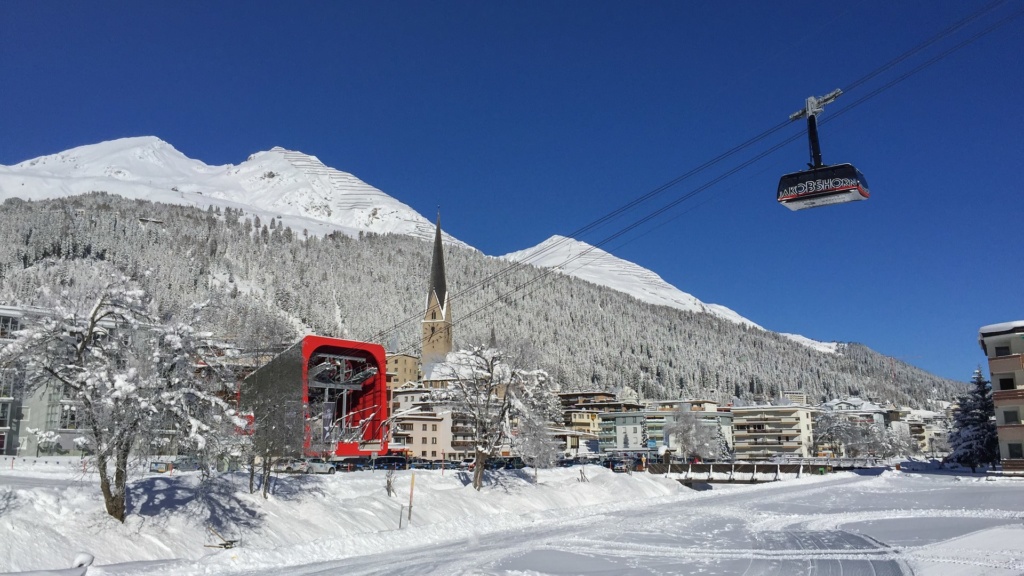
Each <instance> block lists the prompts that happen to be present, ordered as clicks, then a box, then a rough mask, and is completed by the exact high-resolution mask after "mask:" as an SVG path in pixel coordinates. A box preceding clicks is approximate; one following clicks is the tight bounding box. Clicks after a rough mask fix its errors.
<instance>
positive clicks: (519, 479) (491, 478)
mask: <svg viewBox="0 0 1024 576" xmlns="http://www.w3.org/2000/svg"><path fill="white" fill-rule="evenodd" d="M524 481H525V482H526V483H528V484H533V483H534V475H533V473H532V472H526V470H525V469H519V470H488V471H487V472H484V486H486V487H487V488H498V489H501V490H504V491H505V492H506V493H509V492H512V491H513V490H518V489H522V487H523V482H524Z"/></svg>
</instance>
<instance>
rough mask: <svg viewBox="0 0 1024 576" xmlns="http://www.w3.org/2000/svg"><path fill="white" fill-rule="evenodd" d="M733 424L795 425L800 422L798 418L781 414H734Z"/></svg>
mask: <svg viewBox="0 0 1024 576" xmlns="http://www.w3.org/2000/svg"><path fill="white" fill-rule="evenodd" d="M732 423H733V426H736V425H742V424H773V425H783V426H795V425H797V424H799V423H800V419H799V418H793V417H785V418H783V417H781V416H748V415H743V416H735V417H734V418H733V421H732Z"/></svg>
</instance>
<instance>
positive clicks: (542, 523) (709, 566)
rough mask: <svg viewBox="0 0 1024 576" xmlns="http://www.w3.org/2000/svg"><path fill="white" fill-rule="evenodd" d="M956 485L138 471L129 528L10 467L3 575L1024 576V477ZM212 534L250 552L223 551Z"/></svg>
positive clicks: (1, 472)
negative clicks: (693, 485)
mask: <svg viewBox="0 0 1024 576" xmlns="http://www.w3.org/2000/svg"><path fill="white" fill-rule="evenodd" d="M581 470H585V473H586V476H587V478H588V480H589V481H588V482H581V481H580V471H581ZM958 472H960V473H957V471H948V470H946V471H939V470H934V469H929V468H928V467H927V466H924V465H920V466H919V467H918V469H917V470H913V469H909V470H908V468H907V466H904V470H903V471H902V472H897V471H892V470H885V471H883V470H874V471H871V472H867V473H863V474H855V473H851V472H843V473H838V474H832V475H826V476H814V475H804V476H803V477H801V478H788V479H785V480H784V481H780V482H771V483H768V482H765V483H760V484H754V485H751V484H714V488H713V489H712V490H710V491H702V492H701V491H693V490H690V489H689V488H686V487H684V486H682V485H681V484H680V483H679V482H677V481H676V480H675V479H673V478H666V477H664V476H654V475H651V474H646V473H634V474H633V475H626V474H614V473H612V472H610V471H608V470H606V469H604V468H599V467H596V466H588V467H586V468H585V469H583V468H580V467H575V468H561V469H555V470H541V471H540V477H539V482H538V483H536V484H535V483H534V479H533V476H532V474H530V473H527V472H504V473H495V474H494V475H493V476H492V477H491V482H490V484H489V485H488V486H487V487H486V488H485V489H484V490H482V491H481V492H477V491H475V490H473V489H472V487H470V486H469V485H468V482H469V478H468V477H467V476H466V475H464V474H460V473H458V472H455V471H452V470H447V471H445V472H444V473H443V474H442V472H441V471H439V470H421V471H415V476H414V472H412V471H402V472H398V473H397V474H396V481H395V486H396V488H397V491H398V495H397V496H393V497H389V496H388V495H387V493H386V491H385V475H384V474H383V473H381V472H379V471H378V472H373V473H371V472H356V473H348V474H336V475H332V476H305V475H302V476H286V475H281V476H277V477H275V479H274V484H273V493H272V494H271V496H270V498H269V499H266V500H265V499H263V498H262V496H260V495H259V494H249V493H248V489H247V477H246V476H244V475H226V476H222V477H220V478H217V479H215V480H214V481H212V482H210V483H208V484H200V483H199V478H198V475H197V473H194V472H193V473H174V474H172V475H166V474H149V473H139V474H137V477H136V478H134V479H133V482H132V492H131V493H132V498H131V499H130V503H129V507H130V510H131V514H130V516H129V518H128V520H127V521H126V522H125V523H124V524H120V523H118V522H116V521H114V520H112V519H109V518H108V517H107V516H106V514H105V513H104V511H103V506H102V500H101V498H100V494H99V489H98V482H97V479H96V477H95V475H94V473H92V472H89V471H86V472H83V471H82V467H81V463H80V462H79V461H77V460H75V459H54V458H49V459H46V458H40V459H38V460H32V459H21V458H19V459H17V460H16V461H14V462H13V466H12V461H11V460H10V459H7V460H4V459H0V526H2V528H3V537H0V571H15V572H16V571H22V570H39V569H55V568H66V567H68V566H70V563H71V560H72V558H73V557H74V556H75V555H76V553H77V552H88V553H90V554H93V555H94V556H95V557H96V561H95V564H94V566H93V567H92V568H90V569H89V571H88V573H89V574H91V575H102V574H117V575H130V574H132V575H133V574H174V575H176V576H188V575H193V574H196V575H198V574H249V575H270V574H282V573H287V574H506V575H512V574H515V575H546V574H552V575H554V574H636V575H639V574H701V575H709V576H710V575H727V574H745V575H748V576H750V575H757V574H777V575H780V576H781V575H796V574H808V575H810V574H845V575H847V576H849V575H858V574H865V575H866V574H916V575H918V576H921V575H928V574H932V575H941V576H950V575H972V576H976V575H1010V574H1021V573H1024V481H1018V480H1014V479H1009V478H987V477H985V475H984V474H981V473H979V474H974V475H972V474H970V473H969V472H965V471H958ZM414 478H415V480H414ZM414 483H415V485H414V490H411V489H412V488H413V484H414ZM410 492H412V503H413V509H412V519H411V521H410V520H409V519H408V518H409V516H408V514H409V510H408V504H409V500H410ZM400 518H401V528H400V527H399V522H400ZM211 529H212V531H216V532H217V533H219V534H220V535H221V536H223V538H226V539H229V540H238V544H237V546H235V547H234V548H231V549H221V548H215V547H208V546H213V545H215V544H217V543H218V542H220V539H219V538H218V537H217V536H215V535H214V534H213V532H212V531H211Z"/></svg>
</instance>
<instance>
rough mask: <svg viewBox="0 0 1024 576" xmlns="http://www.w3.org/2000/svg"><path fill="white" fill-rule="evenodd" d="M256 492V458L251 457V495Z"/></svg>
mask: <svg viewBox="0 0 1024 576" xmlns="http://www.w3.org/2000/svg"><path fill="white" fill-rule="evenodd" d="M255 491H256V457H255V456H249V494H252V493H253V492H255Z"/></svg>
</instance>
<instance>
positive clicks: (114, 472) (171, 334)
mask: <svg viewBox="0 0 1024 576" xmlns="http://www.w3.org/2000/svg"><path fill="white" fill-rule="evenodd" d="M46 266H47V267H49V268H51V270H50V271H51V272H52V273H53V274H54V281H53V282H52V283H50V284H43V287H42V288H40V289H39V291H38V292H37V295H36V296H37V297H36V298H35V299H34V302H32V304H34V305H36V306H38V307H39V308H40V309H41V310H45V311H46V312H41V313H40V314H38V315H37V316H36V317H35V318H34V319H33V321H32V322H31V323H29V324H28V326H27V328H25V329H24V330H22V331H21V332H20V333H19V334H18V338H17V339H16V340H15V341H14V342H12V343H10V344H9V345H7V346H6V347H5V348H4V349H3V350H2V352H0V355H2V357H3V359H4V361H7V362H17V363H19V364H20V365H21V366H23V367H24V369H25V371H26V376H27V382H28V386H29V387H40V386H46V387H52V388H53V389H55V391H56V392H57V393H59V394H61V395H62V396H63V397H64V398H66V399H67V401H68V402H70V403H73V404H74V406H75V407H76V410H77V411H78V418H79V422H80V425H81V426H82V427H83V438H84V444H85V447H86V449H87V450H88V451H90V452H92V453H93V455H94V456H95V459H96V467H97V469H98V471H99V475H100V490H101V491H102V492H103V497H104V502H105V505H106V510H107V513H108V514H110V515H111V516H113V517H114V518H117V519H118V520H120V521H122V522H123V521H124V519H125V515H126V511H127V503H126V499H127V491H126V485H127V480H128V468H129V459H130V457H131V456H132V454H133V453H135V452H136V451H137V450H139V449H140V448H141V449H144V448H146V444H147V443H150V442H154V441H157V440H158V438H160V437H161V436H162V437H165V438H167V437H170V439H171V441H173V442H175V443H177V444H178V446H179V447H185V448H192V449H202V448H203V447H204V445H205V443H206V441H207V436H208V435H209V434H212V433H215V432H217V431H219V430H221V429H222V428H223V426H225V425H226V424H228V423H229V421H230V420H231V419H232V417H233V413H232V411H231V410H230V407H229V406H228V405H227V404H226V403H225V402H224V401H223V400H222V399H221V398H219V397H218V396H217V395H216V394H215V393H214V390H215V389H216V387H217V385H216V384H214V382H213V380H214V379H215V377H211V376H209V373H210V371H211V370H213V369H214V367H215V362H213V361H212V360H211V361H209V362H202V361H201V358H200V356H199V353H198V351H197V348H196V345H195V344H196V341H197V340H196V337H195V336H196V335H195V333H194V330H193V329H192V328H191V326H190V325H187V324H184V323H158V322H156V321H155V319H154V318H153V316H152V315H151V313H150V310H151V304H152V303H151V302H150V301H149V299H148V298H147V296H146V294H145V293H144V292H143V291H142V290H140V289H138V288H137V287H136V286H135V285H134V283H132V282H131V281H129V280H128V279H127V278H126V277H124V276H123V275H121V274H120V273H119V272H117V271H116V270H113V269H112V268H111V267H109V266H108V265H106V264H103V263H95V262H88V261H76V262H59V263H51V262H48V263H46ZM200 367H204V368H205V369H206V372H207V376H205V377H204V376H202V375H200V372H202V371H201V370H199V368H200Z"/></svg>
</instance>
